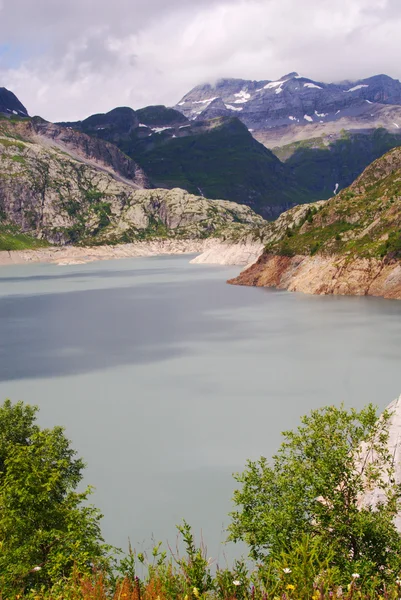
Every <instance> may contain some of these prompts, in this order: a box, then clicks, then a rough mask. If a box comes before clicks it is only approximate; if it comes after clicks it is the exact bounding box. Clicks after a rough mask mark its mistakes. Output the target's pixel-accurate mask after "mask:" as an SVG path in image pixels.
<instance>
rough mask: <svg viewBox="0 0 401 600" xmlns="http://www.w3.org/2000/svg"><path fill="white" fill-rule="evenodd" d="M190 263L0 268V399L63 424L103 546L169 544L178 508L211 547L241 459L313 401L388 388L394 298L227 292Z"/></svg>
mask: <svg viewBox="0 0 401 600" xmlns="http://www.w3.org/2000/svg"><path fill="white" fill-rule="evenodd" d="M188 260H189V259H188V257H160V258H143V259H140V258H135V259H128V260H119V261H107V262H98V263H92V264H88V265H77V266H68V267H66V266H55V265H20V266H13V267H3V268H1V269H0V399H1V400H3V399H4V398H6V397H9V398H11V399H12V400H18V399H22V400H24V401H26V402H30V403H34V404H38V405H39V407H40V409H41V410H40V423H41V424H42V425H43V426H53V425H55V424H62V425H64V426H65V427H66V429H67V434H68V436H69V437H70V439H71V440H72V442H73V445H74V447H75V448H76V449H77V450H78V451H79V453H80V454H81V455H82V456H83V457H84V458H85V460H86V462H87V464H88V468H87V470H86V476H85V481H86V482H87V483H91V484H92V485H94V486H95V487H96V493H95V495H94V497H93V499H94V502H95V504H97V505H98V506H99V507H100V508H101V509H102V511H103V512H104V514H105V518H104V522H103V531H104V534H105V537H106V539H107V541H109V542H110V543H114V544H116V545H119V546H124V547H126V542H127V538H128V537H130V538H131V540H132V542H133V543H135V544H136V545H141V544H144V545H145V546H147V545H149V542H150V540H151V538H152V535H153V536H154V538H155V539H156V540H163V541H164V540H166V539H168V540H169V541H170V542H172V543H174V541H175V524H176V523H179V522H180V520H181V519H182V518H183V517H185V518H186V519H187V520H188V521H189V522H190V523H192V524H193V526H194V528H195V531H196V533H197V534H199V533H200V531H202V532H203V537H204V539H205V541H206V542H207V544H208V547H209V551H210V552H209V553H210V554H212V555H214V556H216V554H217V552H218V541H219V540H220V539H224V533H223V532H222V531H223V528H224V525H227V523H228V518H227V513H228V512H229V510H230V509H231V503H230V497H231V495H232V492H233V489H234V487H235V482H234V481H233V479H232V477H231V473H232V472H233V471H238V470H241V469H242V468H243V466H244V464H245V461H246V459H247V458H257V457H259V456H260V455H265V456H270V455H271V454H272V453H273V452H274V451H275V449H276V448H277V447H278V444H279V443H280V432H281V431H282V430H283V429H288V428H292V427H294V426H296V424H297V423H298V420H299V417H300V416H301V415H303V414H305V413H306V412H308V411H309V410H310V409H311V408H314V407H318V406H324V405H326V404H329V403H336V404H339V403H340V402H344V403H345V404H346V405H347V406H355V407H357V408H361V407H362V406H363V405H364V404H366V403H367V402H374V403H375V404H377V405H379V407H380V408H381V409H382V408H384V407H385V405H387V404H388V403H389V402H390V401H391V400H392V399H393V398H394V397H395V396H396V395H398V394H400V393H401V377H400V356H401V302H399V301H389V300H382V299H375V298H344V297H316V296H306V295H302V294H291V293H287V292H278V291H274V290H268V289H261V288H243V287H234V286H228V285H226V284H225V281H226V279H227V278H229V277H232V276H233V275H235V274H236V273H237V272H238V268H232V267H211V266H204V265H189V264H188ZM227 553H228V555H230V553H231V550H227Z"/></svg>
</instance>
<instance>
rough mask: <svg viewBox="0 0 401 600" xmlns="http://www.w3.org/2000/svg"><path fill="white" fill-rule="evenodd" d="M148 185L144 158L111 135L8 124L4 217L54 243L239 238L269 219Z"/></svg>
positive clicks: (0, 188)
mask: <svg viewBox="0 0 401 600" xmlns="http://www.w3.org/2000/svg"><path fill="white" fill-rule="evenodd" d="M67 150H68V153H67ZM113 165H114V166H115V169H114V168H113ZM124 169H125V171H124ZM121 173H125V175H126V177H123V176H122V174H121ZM129 176H131V178H129ZM141 184H144V181H143V174H142V172H141V170H140V169H139V168H138V167H137V165H135V163H134V162H133V161H131V160H130V159H128V158H127V157H125V155H124V154H123V153H122V152H120V151H119V150H118V149H117V148H116V147H115V146H113V145H111V144H108V143H106V142H104V141H103V140H96V139H92V138H90V137H88V136H86V135H84V134H82V133H80V132H74V131H70V130H68V129H67V130H66V129H65V128H62V127H61V128H60V127H59V126H57V125H51V124H41V123H40V124H39V126H35V127H33V126H32V125H31V123H29V122H28V123H25V122H24V123H18V124H16V125H12V124H11V123H6V125H3V126H2V125H1V123H0V224H1V222H5V223H8V224H12V225H14V226H17V227H18V229H19V231H21V232H24V233H29V234H30V235H33V236H35V237H38V238H42V239H45V240H47V241H49V242H51V243H53V244H77V243H85V244H102V243H117V242H131V241H134V240H138V239H149V238H154V237H159V238H171V237H175V238H189V239H199V238H201V239H204V238H207V237H210V236H214V237H218V238H220V239H226V238H229V239H237V238H238V237H241V236H242V235H245V234H246V233H247V231H248V230H250V229H251V228H252V227H254V226H260V227H262V226H264V225H265V224H266V222H265V221H264V220H263V218H262V217H260V216H258V215H256V214H255V213H254V212H253V211H252V210H251V209H250V208H249V207H247V206H244V205H238V204H235V203H233V202H228V201H223V200H221V201H220V200H215V201H214V200H207V199H206V198H203V197H202V196H194V195H191V194H188V193H187V192H185V191H183V190H180V189H172V190H165V189H152V190H148V189H140V188H141V187H142V186H141Z"/></svg>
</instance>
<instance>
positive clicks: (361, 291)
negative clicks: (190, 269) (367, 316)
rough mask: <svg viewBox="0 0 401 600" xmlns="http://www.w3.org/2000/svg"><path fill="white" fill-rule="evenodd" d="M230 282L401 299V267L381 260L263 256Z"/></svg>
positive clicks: (291, 289)
mask: <svg viewBox="0 0 401 600" xmlns="http://www.w3.org/2000/svg"><path fill="white" fill-rule="evenodd" d="M229 283H232V284H234V285H251V286H257V287H275V288H278V289H284V290H289V291H291V292H303V293H305V294H317V295H327V294H333V295H341V296H345V295H351V296H382V297H384V298H392V299H401V265H400V263H399V262H398V261H390V262H387V261H380V260H377V259H354V260H347V259H345V258H341V257H323V256H291V257H289V256H277V255H274V254H263V255H262V256H261V257H260V258H259V260H258V261H257V262H256V263H255V264H254V265H252V266H251V267H250V268H249V269H247V270H246V271H243V272H242V273H241V274H240V275H239V276H238V277H236V278H235V279H231V280H230V281H229Z"/></svg>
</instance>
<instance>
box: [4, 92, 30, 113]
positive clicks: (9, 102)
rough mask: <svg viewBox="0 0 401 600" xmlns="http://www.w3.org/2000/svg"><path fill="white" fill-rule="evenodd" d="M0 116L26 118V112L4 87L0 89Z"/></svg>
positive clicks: (14, 96) (13, 95) (15, 97)
mask: <svg viewBox="0 0 401 600" xmlns="http://www.w3.org/2000/svg"><path fill="white" fill-rule="evenodd" d="M0 114H5V115H7V116H12V115H14V116H18V117H27V116H28V111H27V110H26V108H25V106H24V105H23V104H21V102H20V101H19V100H18V98H17V96H16V95H15V94H13V93H12V92H10V91H9V90H7V89H6V88H4V87H0Z"/></svg>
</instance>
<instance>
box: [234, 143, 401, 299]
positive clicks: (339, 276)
mask: <svg viewBox="0 0 401 600" xmlns="http://www.w3.org/2000/svg"><path fill="white" fill-rule="evenodd" d="M287 216H288V229H287V231H285V232H282V234H281V235H280V236H279V237H278V238H277V239H276V240H272V241H270V242H269V243H268V244H267V246H266V249H265V253H264V254H263V255H262V257H261V258H260V259H259V261H258V263H257V264H256V265H254V267H251V269H249V270H248V271H245V272H244V273H242V274H241V275H240V277H239V278H237V279H236V280H235V281H233V283H239V284H247V285H273V286H277V287H282V288H286V289H290V290H298V291H304V292H310V293H320V294H326V293H335V294H369V295H382V296H385V297H389V298H401V148H394V149H393V150H391V151H390V152H388V153H387V154H385V155H384V156H383V157H382V158H379V159H378V160H376V161H374V162H373V163H372V164H371V165H370V166H369V167H368V168H367V169H366V170H365V171H364V172H363V174H362V175H361V176H360V177H359V178H358V179H357V180H356V181H355V182H354V183H353V184H352V185H351V186H350V187H349V188H347V189H346V190H343V191H342V192H341V193H340V194H338V195H337V196H335V197H334V198H331V199H330V200H328V201H327V202H324V203H318V204H317V205H311V206H310V208H309V211H308V213H307V215H306V218H305V219H304V220H303V221H301V222H299V223H297V224H295V223H294V222H293V219H292V218H291V213H287ZM282 218H285V215H282Z"/></svg>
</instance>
